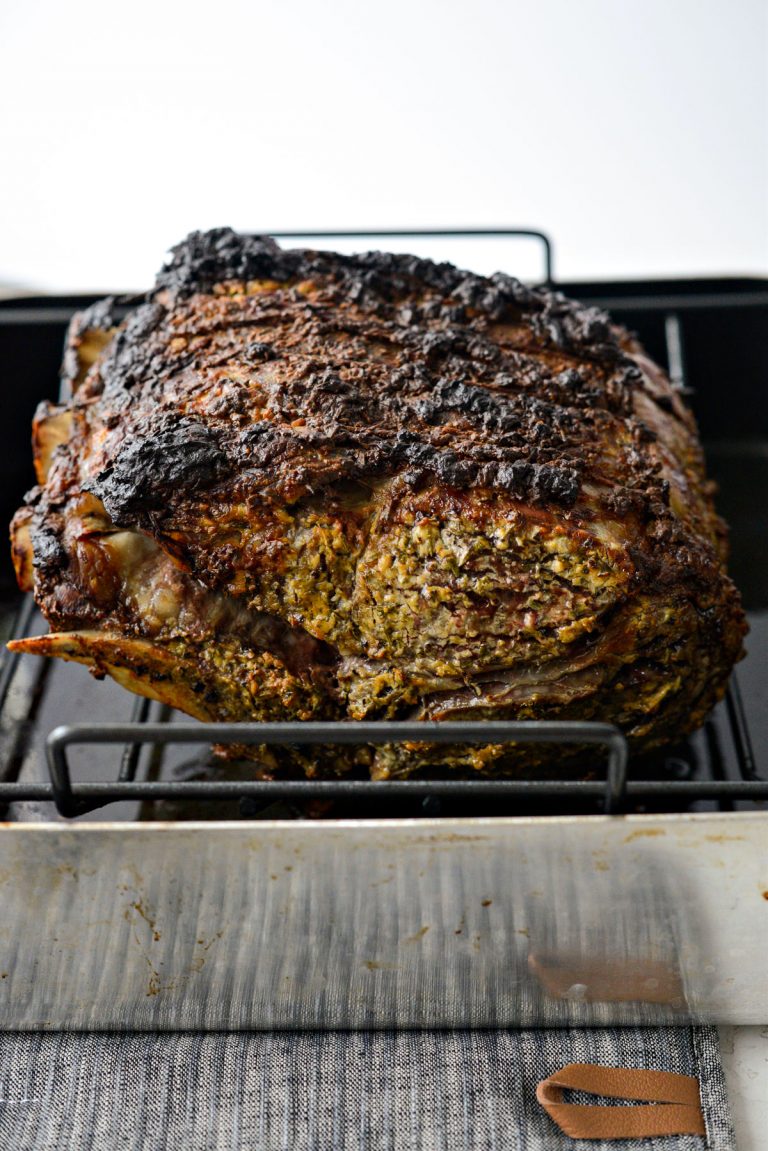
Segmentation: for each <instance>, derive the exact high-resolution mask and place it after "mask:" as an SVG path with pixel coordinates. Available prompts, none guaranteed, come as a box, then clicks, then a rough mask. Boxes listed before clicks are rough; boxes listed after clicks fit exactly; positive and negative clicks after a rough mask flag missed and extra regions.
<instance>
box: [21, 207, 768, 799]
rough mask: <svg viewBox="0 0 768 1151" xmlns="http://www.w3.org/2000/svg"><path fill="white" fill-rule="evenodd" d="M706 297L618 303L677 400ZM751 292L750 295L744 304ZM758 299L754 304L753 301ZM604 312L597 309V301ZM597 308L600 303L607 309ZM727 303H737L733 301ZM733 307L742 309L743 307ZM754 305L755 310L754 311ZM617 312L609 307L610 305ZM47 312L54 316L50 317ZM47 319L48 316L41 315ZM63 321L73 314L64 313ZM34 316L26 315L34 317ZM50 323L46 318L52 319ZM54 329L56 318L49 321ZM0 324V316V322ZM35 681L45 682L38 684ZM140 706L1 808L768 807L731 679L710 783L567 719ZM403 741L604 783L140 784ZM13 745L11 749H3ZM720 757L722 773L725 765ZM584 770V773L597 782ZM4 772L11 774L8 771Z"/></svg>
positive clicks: (545, 242)
mask: <svg viewBox="0 0 768 1151" xmlns="http://www.w3.org/2000/svg"><path fill="white" fill-rule="evenodd" d="M271 234H272V235H274V236H275V237H276V238H278V239H289V240H297V239H310V240H312V239H317V240H322V241H325V240H331V239H381V238H382V237H386V238H395V237H397V238H403V237H406V238H407V237H413V238H419V239H421V238H424V237H429V238H433V237H434V238H440V237H445V238H448V237H462V238H463V237H490V238H515V237H528V238H533V239H535V240H537V241H538V242H539V243H540V244H541V247H542V253H543V266H544V277H543V278H544V280H545V282H547V283H551V282H552V277H553V256H552V245H551V242H550V240H549V238H548V237H547V236H546V235H545V234H544V233H543V232H539V231H535V230H532V229H511V228H496V229H480V228H475V229H471V228H470V229H460V230H458V229H398V230H381V229H379V230H375V231H345V230H342V231H323V232H318V231H290V232H285V231H274V232H272V233H271ZM707 299H708V297H707V296H697V297H692V298H691V300H688V299H687V298H684V297H680V296H679V295H674V294H673V293H671V294H670V297H669V299H668V300H667V299H660V298H659V297H654V298H652V299H650V300H645V299H644V298H638V299H635V298H632V297H627V298H626V299H625V300H624V301H623V303H624V304H625V306H627V307H632V308H634V309H637V310H640V311H642V310H643V308H644V307H646V306H647V307H653V308H654V309H655V310H659V309H660V308H661V309H662V313H663V340H664V346H665V351H666V358H667V364H668V368H669V375H670V378H671V380H672V383H673V384H674V386H675V387H677V388H678V389H679V390H680V391H681V392H683V393H685V394H690V393H691V389H689V388H688V387H687V384H686V363H685V350H684V342H683V331H682V325H681V321H680V315H679V312H678V309H679V308H681V307H686V308H687V307H690V306H693V307H695V306H697V304H698V305H701V304H702V303H705V302H706V301H707ZM755 299H756V297H755V296H754V294H753V295H752V296H750V297H749V300H750V302H754V300H755ZM760 299H761V301H762V297H761V298H760ZM594 302H599V303H602V302H603V301H599V300H595V301H594ZM606 302H607V301H606ZM733 302H734V303H735V302H738V301H737V299H736V298H735V297H734V300H733ZM742 302H743V301H742ZM762 302H764V301H762ZM611 303H612V304H613V305H614V306H615V300H613V301H611ZM54 310H55V309H54ZM49 311H50V309H49ZM70 311H71V309H70ZM41 314H42V313H40V312H35V313H34V315H35V316H36V317H37V318H39V317H40V315H41ZM52 315H53V313H52ZM55 318H56V319H59V320H60V319H61V316H59V314H58V311H57V312H56V316H55ZM0 319H1V317H0ZM34 614H35V606H34V603H33V601H32V598H31V597H26V598H25V600H24V601H23V602H22V604H21V607H20V609H19V611H18V613H17V616H16V620H15V625H14V629H13V635H14V636H22V635H25V634H28V629H29V626H30V623H31V621H32V620H33V618H34ZM19 658H20V657H19V656H18V655H14V654H11V653H9V652H8V651H7V650H6V649H5V647H4V646H3V647H2V649H0V715H1V714H2V710H3V705H4V702H5V699H6V696H7V694H8V691H9V688H10V686H11V684H12V682H13V677H14V674H15V671H16V668H17V664H18V660H19ZM44 679H45V672H42V673H41V676H40V677H39V681H38V682H40V683H42V682H43V681H44ZM153 707H154V705H153V704H152V703H151V701H149V700H147V699H141V698H139V699H137V700H136V701H135V704H134V706H133V711H132V714H131V718H130V720H129V721H128V722H124V723H95V724H93V723H91V724H85V723H71V724H70V723H67V724H65V725H60V726H57V727H56V728H55V729H54V730H52V731H51V732H50V733H49V734H48V736H47V739H46V745H45V752H46V761H47V766H48V771H49V780H48V781H47V782H23V781H15V782H7V781H6V782H0V806H7V805H9V804H13V803H24V802H53V803H54V804H55V806H56V809H57V811H58V812H59V814H60V815H61V816H64V817H67V818H72V817H76V816H82V815H83V814H86V813H87V812H90V811H93V810H95V809H97V808H100V807H103V806H105V805H107V804H111V803H115V802H118V801H121V800H138V801H145V802H147V801H157V800H171V801H173V800H181V801H184V802H186V801H190V802H192V803H193V804H195V803H198V804H202V803H206V802H221V801H230V802H231V801H233V800H234V801H239V803H240V810H241V814H243V815H249V814H252V813H253V812H254V811H257V810H258V807H259V804H261V805H263V806H264V805H268V804H271V803H274V802H275V801H276V800H284V801H289V802H294V803H302V802H303V801H309V800H321V801H322V800H330V801H334V800H339V801H341V800H343V801H350V802H352V803H353V804H356V805H358V806H360V807H362V808H363V809H365V807H366V805H367V804H369V803H370V802H372V801H374V802H376V803H385V802H386V803H389V802H390V801H397V800H412V801H416V803H420V804H421V808H420V814H421V815H438V814H440V813H441V810H442V804H443V803H447V802H451V803H456V802H458V803H462V802H466V803H472V802H475V801H478V800H488V799H490V800H498V801H499V802H501V801H502V800H514V801H515V802H517V801H520V802H531V801H533V802H535V803H537V804H540V805H542V804H543V805H544V810H547V811H554V810H566V811H568V810H571V809H572V808H573V806H574V805H575V804H578V803H580V802H583V801H588V802H591V803H593V804H596V805H597V806H596V810H598V811H602V812H604V813H617V812H624V811H628V810H632V809H635V810H636V809H637V807H638V806H640V805H642V804H644V803H661V804H662V805H674V804H676V803H682V804H685V805H691V804H696V803H700V802H702V801H711V800H714V801H717V802H719V803H720V804H721V806H725V807H728V806H733V805H734V804H735V803H737V802H739V803H741V802H747V803H761V802H763V801H766V800H768V779H764V778H762V777H761V776H760V775H759V774H758V771H757V769H756V766H755V758H754V753H753V750H752V743H751V739H750V733H749V729H748V725H747V721H746V716H745V709H744V704H743V701H742V696H741V692H740V690H739V685H738V680H737V677H736V675H735V674H734V676H733V677H732V679H731V683H730V686H729V688H728V691H727V694H726V697H725V700H724V703H723V705H721V706H720V707H719V708H718V709H717V710H718V713H719V715H720V720H719V726H718V724H716V723H715V722H713V720H712V719H710V720H708V721H707V724H706V725H705V728H704V735H703V740H704V744H705V746H706V751H707V757H708V770H709V775H710V778H702V779H699V778H697V779H691V778H629V777H628V770H627V768H628V761H629V756H628V748H627V742H626V740H625V738H624V736H623V734H622V732H621V731H620V730H619V729H618V728H617V727H614V726H612V725H610V724H606V723H598V722H577V721H551V722H543V721H525V722H512V721H499V722H444V723H421V722H418V723H413V722H392V721H376V722H353V721H345V722H328V723H307V722H291V723H280V724H260V723H245V724H244V723H217V724H203V723H190V722H186V723H172V722H168V720H169V718H170V713H169V711H168V710H167V709H162V708H161V709H159V710H158V709H156V708H155V711H157V712H158V714H157V716H156V717H155V719H152V715H153ZM34 711H35V700H34V699H31V700H30V706H29V711H28V714H27V716H26V717H25V718H24V719H22V720H21V721H19V731H18V733H17V735H18V740H21V741H22V742H23V739H24V733H25V725H26V728H28V727H29V726H30V724H32V723H33V722H34ZM723 724H724V725H725V730H726V735H725V738H727V740H728V742H729V746H730V747H731V748H732V752H733V754H731V755H729V756H728V757H725V756H724V755H723V753H722V749H721V742H722V740H721V729H722V727H723ZM407 741H417V742H421V743H434V744H439V743H452V744H461V743H502V744H503V743H514V744H523V743H526V744H527V743H541V744H548V745H560V746H563V745H565V746H568V747H572V748H576V747H579V748H583V747H584V746H585V745H587V746H592V747H595V748H599V749H602V751H603V753H604V756H603V759H604V766H603V767H602V768H600V769H599V770H600V772H601V774H602V778H597V779H595V778H590V779H586V780H585V779H579V780H565V779H558V780H551V779H439V780H438V779H431V778H430V779H426V778H419V779H409V780H388V781H372V780H368V779H357V778H349V777H345V778H339V779H301V780H296V779H291V780H285V779H279V780H253V779H250V780H232V779H206V780H200V779H193V780H190V779H171V780H156V779H138V778H137V772H138V768H139V763H140V758H141V752H142V749H143V748H144V747H145V746H146V745H151V746H153V747H154V748H155V749H164V748H167V747H168V746H169V745H172V744H179V745H189V744H195V745H204V746H207V745H211V744H220V745H221V744H238V745H248V746H252V745H281V744H282V745H285V744H293V745H298V746H306V745H334V744H384V743H388V744H391V743H398V742H407ZM11 742H13V740H12V741H11ZM86 744H88V745H97V746H100V747H103V748H104V749H105V759H106V753H107V750H108V749H111V748H113V747H115V746H117V747H121V748H122V750H121V751H120V753H119V756H118V757H115V758H116V759H117V763H116V764H115V770H114V776H113V778H112V779H111V780H107V781H104V782H75V781H73V778H72V770H71V765H70V749H72V748H74V747H77V746H80V747H82V746H83V745H86ZM726 759H727V763H726ZM665 766H666V771H665V773H664V774H667V775H669V774H670V771H671V773H672V774H675V773H676V771H677V773H679V774H680V775H682V776H687V775H689V774H691V765H690V763H688V762H686V760H685V758H683V759H679V758H678V759H675V758H674V756H673V757H672V758H671V759H669V758H668V759H667V760H666V765H665ZM597 770H598V768H597V766H596V765H594V770H593V774H596V773H597ZM11 774H12V772H11Z"/></svg>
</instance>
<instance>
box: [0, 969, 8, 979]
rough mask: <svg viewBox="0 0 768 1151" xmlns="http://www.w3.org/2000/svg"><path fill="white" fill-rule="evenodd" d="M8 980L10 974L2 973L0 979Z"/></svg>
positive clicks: (0, 972)
mask: <svg viewBox="0 0 768 1151" xmlns="http://www.w3.org/2000/svg"><path fill="white" fill-rule="evenodd" d="M7 978H8V972H7V971H0V979H7Z"/></svg>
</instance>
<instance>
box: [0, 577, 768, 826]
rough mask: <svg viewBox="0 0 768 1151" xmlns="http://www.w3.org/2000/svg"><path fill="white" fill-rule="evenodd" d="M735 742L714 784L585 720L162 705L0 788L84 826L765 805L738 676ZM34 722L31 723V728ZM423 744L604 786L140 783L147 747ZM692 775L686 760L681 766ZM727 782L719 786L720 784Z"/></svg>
mask: <svg viewBox="0 0 768 1151" xmlns="http://www.w3.org/2000/svg"><path fill="white" fill-rule="evenodd" d="M34 610H35V609H34V603H33V602H32V599H31V597H26V598H25V600H24V603H23V605H22V607H21V609H20V611H19V613H18V616H17V622H16V627H15V629H14V634H15V635H22V634H24V633H25V632H26V630H27V628H28V626H29V623H30V620H31V619H32V617H33V614H34ZM20 658H21V657H19V656H18V655H14V654H11V653H10V652H8V651H7V650H6V649H3V653H2V655H0V659H2V664H0V712H2V708H3V704H4V701H5V696H6V695H7V692H8V690H9V687H10V684H11V682H12V679H13V675H14V670H15V665H16V663H17V661H18V660H19V659H20ZM724 712H725V717H726V721H727V729H728V735H729V738H730V743H731V745H732V747H733V751H734V755H733V756H732V757H731V759H732V760H733V761H734V763H735V770H734V768H733V767H731V771H730V774H731V775H732V776H734V777H732V778H722V777H723V776H725V775H726V774H727V771H726V768H725V766H724V759H723V755H722V752H721V749H720V742H721V740H720V737H719V736H718V733H717V729H716V727H715V726H714V724H713V722H712V721H711V720H710V721H708V723H707V726H706V727H705V738H706V742H707V747H708V752H709V758H710V761H711V764H710V766H711V771H712V775H713V778H708V779H631V778H628V771H627V766H628V761H629V757H628V749H627V742H626V740H625V738H624V735H623V734H622V732H621V731H620V730H619V729H618V728H617V727H614V726H612V725H611V724H606V723H596V722H581V721H565V720H558V721H550V722H547V721H524V722H512V721H495V722H494V721H491V722H476V721H472V722H445V723H440V722H436V723H421V722H415V723H414V722H393V721H375V722H356V721H343V722H323V723H310V722H291V723H213V724H211V723H193V722H186V723H170V722H168V718H169V715H170V713H169V712H168V711H167V709H159V714H160V717H161V720H160V721H159V722H158V721H157V720H155V721H150V716H151V714H152V704H151V701H150V700H148V699H143V698H138V699H137V700H136V701H135V703H134V705H133V711H132V715H131V719H130V720H129V721H128V722H126V723H95V724H85V723H74V724H65V725H60V726H58V727H56V728H55V729H54V730H53V731H51V732H50V733H49V734H48V736H47V738H46V745H45V746H46V760H47V765H48V770H49V773H50V779H49V781H48V782H45V783H26V782H3V783H0V805H1V806H5V805H8V804H11V803H21V802H45V801H48V802H53V803H54V804H55V806H56V809H57V811H58V812H59V814H60V815H62V816H64V817H66V818H73V817H75V816H82V815H84V814H86V813H87V812H89V811H93V810H95V809H97V808H99V807H103V806H105V805H106V804H110V803H115V802H119V801H120V800H140V801H145V802H146V801H154V800H176V801H184V802H187V801H190V802H192V803H195V802H198V803H207V802H217V801H218V802H220V801H230V802H231V801H233V800H235V801H239V802H240V804H241V811H242V813H243V814H248V813H249V812H252V811H254V810H256V809H257V807H258V804H260V803H261V804H262V805H267V804H271V803H274V802H275V801H276V800H284V801H290V802H294V803H296V802H298V803H301V802H303V801H308V800H343V801H348V802H352V803H355V804H357V805H359V806H361V807H364V806H367V805H368V804H369V803H370V802H371V801H377V802H378V803H389V802H390V801H398V800H415V801H421V803H422V814H428V815H429V814H432V815H437V814H440V810H441V804H442V802H443V801H454V802H455V801H459V802H461V801H466V802H474V801H477V800H488V799H491V800H498V801H503V800H515V801H528V802H530V801H535V802H537V803H539V804H542V803H543V804H544V805H545V806H547V808H548V809H552V810H555V809H566V810H567V809H569V808H572V807H573V806H574V804H577V803H579V802H580V801H584V800H589V801H597V804H598V810H602V812H604V813H606V814H610V813H619V812H624V811H627V810H632V809H633V808H634V807H636V806H637V805H638V804H641V803H646V802H649V801H650V802H659V801H660V802H661V803H663V804H665V805H666V804H675V803H680V802H684V803H686V804H691V803H697V802H700V801H704V800H717V801H720V802H721V803H725V804H729V803H733V802H735V801H748V802H762V801H765V800H768V780H766V779H763V778H761V777H760V776H759V775H758V773H757V770H756V768H755V762H754V754H753V751H752V744H751V739H750V734H749V730H748V727H747V723H746V718H745V713H744V706H743V702H742V698H741V693H740V691H739V686H738V680H737V678H736V675H735V674H734V676H733V677H732V679H731V683H730V685H729V688H728V692H727V694H726V697H725V701H724ZM25 722H28V721H25ZM407 741H417V742H422V743H437V744H439V743H451V744H459V743H515V744H522V743H526V744H527V743H541V744H549V745H555V744H556V745H560V746H563V745H565V746H570V747H574V748H575V747H584V745H589V746H593V747H595V748H600V749H603V750H604V751H605V752H607V755H606V757H605V768H604V769H603V770H604V778H602V779H586V780H565V779H557V780H550V779H425V778H424V779H422V778H420V779H411V780H387V781H374V780H368V779H352V778H341V779H300V780H299V779H278V780H232V779H214V780H188V779H179V780H174V779H171V780H149V779H144V780H141V779H137V778H136V776H137V769H138V766H139V760H140V754H141V750H142V747H144V746H145V745H148V744H149V745H152V746H154V747H155V748H156V749H159V748H165V747H167V746H168V745H171V744H177V745H204V746H207V745H211V744H240V745H248V746H251V745H267V746H273V745H286V744H293V745H298V746H307V745H337V744H384V743H389V744H391V743H400V742H407ZM87 744H90V745H98V746H99V747H103V748H104V749H105V757H104V758H105V761H108V757H107V754H106V753H107V751H108V749H111V748H113V747H115V746H117V747H121V751H120V753H119V756H117V757H115V759H116V761H117V762H116V764H115V775H114V778H113V779H112V780H105V781H104V782H74V781H73V778H72V769H71V764H70V749H72V748H74V747H77V746H83V745H87ZM675 762H677V763H678V764H680V765H681V766H682V769H683V770H685V769H686V766H687V765H686V764H685V762H684V761H680V760H678V761H673V763H675ZM718 777H719V778H718Z"/></svg>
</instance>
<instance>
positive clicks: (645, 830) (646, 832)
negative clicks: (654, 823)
mask: <svg viewBox="0 0 768 1151" xmlns="http://www.w3.org/2000/svg"><path fill="white" fill-rule="evenodd" d="M666 834H667V833H666V831H665V830H664V828H662V827H641V828H638V830H637V831H633V832H632V833H631V834H630V835H627V836H625V837H624V842H625V843H631V842H632V840H633V839H652V838H653V837H654V836H656V835H666Z"/></svg>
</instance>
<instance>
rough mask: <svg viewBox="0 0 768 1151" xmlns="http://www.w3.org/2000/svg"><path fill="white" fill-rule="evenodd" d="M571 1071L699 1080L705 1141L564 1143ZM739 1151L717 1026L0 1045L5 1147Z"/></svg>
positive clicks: (193, 1036) (124, 1037) (126, 1037)
mask: <svg viewBox="0 0 768 1151" xmlns="http://www.w3.org/2000/svg"><path fill="white" fill-rule="evenodd" d="M567 1063H598V1064H606V1065H613V1066H627V1067H649V1068H654V1069H657V1070H664V1071H676V1072H678V1073H681V1074H684V1075H694V1076H696V1077H697V1078H698V1079H699V1081H700V1084H701V1095H702V1106H703V1111H704V1118H705V1123H706V1128H707V1137H706V1139H703V1138H700V1137H698V1136H690V1135H686V1136H674V1137H667V1138H654V1139H643V1140H631V1141H622V1142H621V1143H618V1142H612V1141H611V1142H608V1141H604V1140H599V1141H594V1140H593V1141H585V1140H580V1139H579V1140H574V1139H570V1138H568V1137H567V1136H565V1135H562V1134H561V1133H560V1131H559V1130H558V1129H557V1128H556V1127H555V1125H554V1124H553V1123H552V1121H551V1120H550V1119H549V1117H548V1116H547V1115H546V1114H545V1112H544V1111H543V1110H542V1109H541V1107H540V1106H539V1104H538V1103H537V1102H536V1095H535V1089H536V1084H537V1082H538V1081H539V1080H541V1079H543V1078H545V1077H546V1076H547V1075H549V1074H551V1073H552V1072H554V1071H556V1070H558V1069H559V1068H561V1067H562V1066H563V1065H564V1064H567ZM48 1148H51V1149H54V1148H55V1149H56V1151H61V1149H69V1148H77V1149H87V1148H92V1149H94V1151H129V1149H130V1151H561V1149H562V1151H566V1149H567V1151H609V1149H614V1151H641V1149H642V1151H705V1148H706V1149H707V1151H735V1142H734V1138H733V1132H732V1129H731V1124H730V1119H729V1114H728V1102H727V1097H726V1092H725V1084H724V1079H723V1072H722V1066H721V1063H720V1051H719V1047H718V1042H717V1034H716V1032H715V1030H714V1029H713V1028H709V1027H699V1028H684V1027H680V1028H663V1027H657V1028H595V1029H591V1030H580V1029H576V1028H563V1029H547V1030H542V1029H528V1030H503V1031H501V1030H499V1031H400V1032H396V1031H378V1032H376V1031H368V1032H360V1031H358V1032H354V1031H331V1032H318V1031H313V1032H224V1033H221V1032H220V1033H205V1034H203V1033H199V1032H171V1033H169V1032H164V1033H159V1034H146V1033H105V1032H98V1033H89V1034H83V1033H60V1032H55V1033H54V1032H35V1033H31V1032H24V1033H16V1034H12V1033H6V1034H4V1035H2V1036H0V1149H2V1151H47V1149H48Z"/></svg>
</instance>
